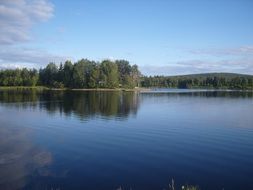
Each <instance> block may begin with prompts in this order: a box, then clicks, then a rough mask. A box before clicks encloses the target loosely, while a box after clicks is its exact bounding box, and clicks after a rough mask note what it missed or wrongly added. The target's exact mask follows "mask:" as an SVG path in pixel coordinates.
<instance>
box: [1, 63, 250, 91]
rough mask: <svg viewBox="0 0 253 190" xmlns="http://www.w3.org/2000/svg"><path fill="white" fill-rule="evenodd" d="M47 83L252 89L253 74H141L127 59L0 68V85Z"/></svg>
mask: <svg viewBox="0 0 253 190" xmlns="http://www.w3.org/2000/svg"><path fill="white" fill-rule="evenodd" d="M36 85H40V86H47V87H52V88H64V87H65V88H119V87H122V88H134V87H137V86H138V87H160V88H161V87H162V88H215V89H219V88H223V89H253V76H252V75H241V74H232V73H207V74H195V75H182V76H143V75H141V73H140V71H139V69H138V66H137V65H130V63H129V62H128V61H127V60H115V61H111V60H103V61H101V62H96V61H90V60H88V59H81V60H79V61H77V62H75V63H72V62H71V61H66V62H65V63H64V64H62V63H61V64H60V65H56V64H55V63H49V64H48V65H47V66H46V67H45V68H41V69H39V71H37V70H36V69H27V68H23V69H6V70H0V86H36Z"/></svg>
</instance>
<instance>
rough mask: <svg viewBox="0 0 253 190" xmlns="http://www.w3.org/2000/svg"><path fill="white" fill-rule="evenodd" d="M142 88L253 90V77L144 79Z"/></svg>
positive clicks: (222, 75) (211, 75)
mask: <svg viewBox="0 0 253 190" xmlns="http://www.w3.org/2000/svg"><path fill="white" fill-rule="evenodd" d="M141 86H142V87H162V88H214V89H244V90H245V89H249V90H252V89H253V76H252V75H241V74H234V73H206V74H195V75H181V76H169V77H166V76H153V77H152V76H150V77H147V76H145V77H143V78H142V81H141Z"/></svg>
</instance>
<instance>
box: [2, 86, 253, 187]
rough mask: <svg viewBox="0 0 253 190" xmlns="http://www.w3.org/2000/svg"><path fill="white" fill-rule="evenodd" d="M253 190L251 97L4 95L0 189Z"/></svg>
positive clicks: (178, 93)
mask: <svg viewBox="0 0 253 190" xmlns="http://www.w3.org/2000/svg"><path fill="white" fill-rule="evenodd" d="M171 179H174V180H175V184H176V186H177V189H181V185H184V184H192V185H198V186H199V187H200V188H201V189H202V190H216V189H217V190H222V189H224V190H238V189H244V190H247V189H251V190H252V189H253V93H252V92H240V91H205V90H176V89H175V90H167V89H159V90H154V91H150V92H104V91H100V92H94V91H90V92H85V91H82V92H81V91H80V92H78V91H32V90H1V91H0V189H5V190H14V189H43V190H46V189H50V190H53V189H54V190H56V189H58V190H63V189H94V190H101V189H111V190H116V189H118V188H119V187H121V188H122V189H124V190H130V189H132V190H139V189H140V190H142V189H143V190H149V189H152V190H163V189H169V188H168V186H169V183H171Z"/></svg>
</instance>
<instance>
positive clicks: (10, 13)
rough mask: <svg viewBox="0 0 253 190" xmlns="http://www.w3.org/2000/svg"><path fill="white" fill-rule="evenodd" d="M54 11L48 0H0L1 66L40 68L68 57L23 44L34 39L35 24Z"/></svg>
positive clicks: (1, 67) (48, 16) (50, 15)
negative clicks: (32, 32) (32, 30)
mask: <svg viewBox="0 0 253 190" xmlns="http://www.w3.org/2000/svg"><path fill="white" fill-rule="evenodd" d="M53 14H54V6H53V4H52V3H51V2H49V0H0V69H6V68H17V67H29V68H39V67H43V66H45V65H46V64H48V63H49V62H55V63H59V62H64V61H65V60H66V59H69V57H66V56H60V55H54V54H51V53H48V52H47V51H44V50H41V49H38V48H33V49H32V48H24V47H25V45H26V42H27V41H29V40H31V29H32V27H33V26H34V25H35V24H36V23H39V22H44V21H47V20H48V19H50V18H51V17H52V16H53Z"/></svg>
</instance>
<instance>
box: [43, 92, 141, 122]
mask: <svg viewBox="0 0 253 190" xmlns="http://www.w3.org/2000/svg"><path fill="white" fill-rule="evenodd" d="M44 95H45V96H49V97H44V98H43V99H44V100H45V99H48V100H51V101H45V103H42V104H41V106H42V107H43V106H45V107H46V109H47V110H48V111H49V112H56V111H60V112H61V113H65V114H66V115H69V114H71V113H74V114H76V115H78V116H79V117H80V118H89V117H93V116H96V115H102V116H106V117H119V118H126V117H127V116H128V115H129V114H136V112H137V109H138V106H139V102H138V94H137V93H134V92H125V93H122V92H62V93H61V95H60V97H57V98H56V99H55V97H54V96H55V94H54V93H49V94H44ZM54 99H55V100H54ZM52 100H54V101H52Z"/></svg>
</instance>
